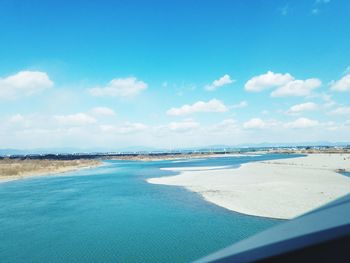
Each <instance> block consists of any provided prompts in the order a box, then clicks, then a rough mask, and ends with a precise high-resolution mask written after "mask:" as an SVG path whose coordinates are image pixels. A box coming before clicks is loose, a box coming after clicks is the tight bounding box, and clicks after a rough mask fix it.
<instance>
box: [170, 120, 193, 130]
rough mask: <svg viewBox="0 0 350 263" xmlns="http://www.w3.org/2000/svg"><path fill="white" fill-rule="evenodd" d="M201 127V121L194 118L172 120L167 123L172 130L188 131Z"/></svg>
mask: <svg viewBox="0 0 350 263" xmlns="http://www.w3.org/2000/svg"><path fill="white" fill-rule="evenodd" d="M198 127H199V123H198V122H195V121H193V120H184V121H181V122H171V123H169V124H168V125H167V128H168V129H169V130H170V131H175V132H187V131H190V130H193V129H196V128H198Z"/></svg>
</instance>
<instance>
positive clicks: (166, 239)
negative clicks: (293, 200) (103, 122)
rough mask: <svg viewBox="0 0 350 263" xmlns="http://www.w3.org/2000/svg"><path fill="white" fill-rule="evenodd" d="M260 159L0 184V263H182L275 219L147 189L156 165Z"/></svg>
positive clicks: (107, 169) (170, 190) (180, 192)
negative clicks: (146, 180) (244, 213)
mask: <svg viewBox="0 0 350 263" xmlns="http://www.w3.org/2000/svg"><path fill="white" fill-rule="evenodd" d="M282 157H283V158H284V157H285V158H287V157H290V155H265V156H257V157H239V158H211V159H207V160H194V161H191V162H182V163H179V162H173V161H159V162H131V161H107V162H106V166H104V167H99V168H95V169H91V170H82V171H79V172H74V173H68V174H66V175H65V176H51V177H37V178H30V179H26V180H18V181H12V182H7V183H2V184H0V262H188V261H191V260H194V259H197V258H199V257H201V256H204V255H207V254H208V253H210V252H213V251H215V250H217V249H220V248H223V247H225V246H227V245H230V244H231V243H233V242H235V241H238V240H241V239H243V238H245V237H247V236H250V235H253V234H254V233H256V232H259V231H262V230H264V229H266V228H269V227H271V226H274V225H276V224H278V223H279V222H281V221H278V220H272V219H266V218H258V217H253V216H247V215H242V214H238V213H235V212H231V211H228V210H226V209H224V208H220V207H218V206H215V205H213V204H210V203H208V202H205V201H204V200H202V199H201V198H200V197H199V196H198V195H197V194H195V193H191V192H188V191H186V190H185V189H183V188H180V187H173V186H162V185H152V184H148V183H147V182H145V179H147V178H151V177H160V176H166V175H169V174H171V172H167V171H161V170H159V168H160V167H176V166H214V165H215V166H217V165H232V166H238V165H239V164H241V163H245V162H249V161H256V160H265V159H275V158H282Z"/></svg>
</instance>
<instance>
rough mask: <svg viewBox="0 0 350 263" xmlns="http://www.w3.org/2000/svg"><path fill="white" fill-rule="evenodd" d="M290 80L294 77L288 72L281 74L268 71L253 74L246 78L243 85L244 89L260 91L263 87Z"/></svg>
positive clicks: (277, 84) (267, 87)
mask: <svg viewBox="0 0 350 263" xmlns="http://www.w3.org/2000/svg"><path fill="white" fill-rule="evenodd" d="M292 80H294V78H293V76H292V75H290V74H289V73H286V74H281V73H273V72H272V71H268V72H267V73H265V74H262V75H259V76H255V77H253V78H251V79H250V80H248V81H247V82H246V84H245V85H244V88H245V90H246V91H254V92H260V91H263V90H265V89H269V88H275V87H279V86H282V85H285V84H287V83H288V82H290V81H292Z"/></svg>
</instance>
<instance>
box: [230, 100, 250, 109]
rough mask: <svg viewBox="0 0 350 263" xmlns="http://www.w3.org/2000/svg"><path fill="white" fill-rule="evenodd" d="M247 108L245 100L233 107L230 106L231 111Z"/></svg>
mask: <svg viewBox="0 0 350 263" xmlns="http://www.w3.org/2000/svg"><path fill="white" fill-rule="evenodd" d="M247 106H248V102H246V101H245V100H243V101H241V102H239V103H237V104H235V105H232V106H231V108H232V109H240V108H244V107H247Z"/></svg>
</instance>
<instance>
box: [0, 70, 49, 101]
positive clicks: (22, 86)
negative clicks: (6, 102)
mask: <svg viewBox="0 0 350 263" xmlns="http://www.w3.org/2000/svg"><path fill="white" fill-rule="evenodd" d="M52 86H53V82H52V81H51V80H50V78H49V76H48V75H47V74H46V73H45V72H40V71H20V72H18V73H16V74H14V75H11V76H8V77H6V78H0V98H6V99H12V98H16V97H19V96H29V95H32V94H36V93H39V92H41V91H43V90H45V89H49V88H51V87H52Z"/></svg>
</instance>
